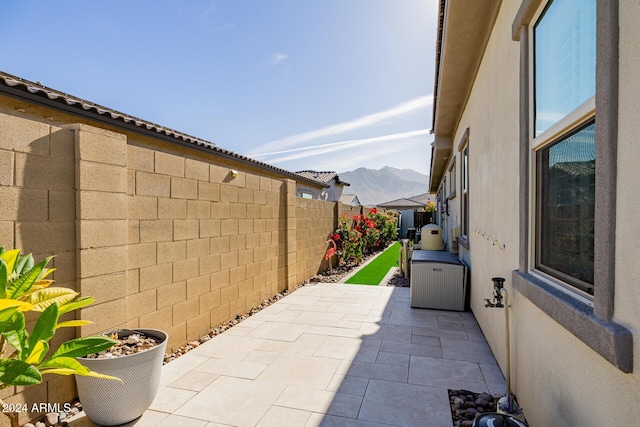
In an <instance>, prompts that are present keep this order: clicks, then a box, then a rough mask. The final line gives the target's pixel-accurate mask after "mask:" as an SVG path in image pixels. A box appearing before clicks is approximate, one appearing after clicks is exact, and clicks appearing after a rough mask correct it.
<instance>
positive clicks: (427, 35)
mask: <svg viewBox="0 0 640 427" xmlns="http://www.w3.org/2000/svg"><path fill="white" fill-rule="evenodd" d="M437 4H438V2H437V1H436V0H219V1H204V0H202V1H196V0H190V1H186V0H185V1H178V0H137V1H130V0H129V1H122V0H112V1H102V2H97V1H80V0H59V1H45V0H40V1H35V0H3V1H2V4H1V5H0V41H1V43H0V70H2V71H5V72H8V73H11V74H15V75H17V76H19V77H23V78H26V79H29V80H33V81H40V82H42V83H43V84H44V85H46V86H49V87H52V88H54V89H57V90H60V91H63V92H67V93H70V94H72V95H74V96H78V97H81V98H84V99H87V100H89V101H92V102H95V103H98V104H102V105H104V106H107V107H110V108H113V109H116V110H119V111H121V112H124V113H126V114H130V115H133V116H136V117H140V118H142V119H145V120H148V121H151V122H154V123H158V124H160V125H163V126H166V127H169V128H173V129H175V130H178V131H180V132H184V133H187V134H191V135H194V136H197V137H199V138H202V139H206V140H208V141H211V142H213V143H215V144H217V145H218V146H220V147H223V148H225V149H229V150H232V151H235V152H237V153H240V154H244V155H248V156H250V157H253V158H256V159H258V160H262V161H265V162H267V163H270V164H273V165H275V166H278V167H282V168H284V169H287V170H291V171H297V170H303V169H315V170H335V171H338V172H344V171H347V170H354V169H356V168H358V167H369V168H376V169H377V168H380V167H383V166H385V165H388V166H393V167H398V168H405V167H408V168H412V169H415V170H417V171H419V172H422V173H425V174H426V173H428V169H429V161H430V159H429V156H430V145H429V144H430V143H431V141H432V140H433V138H432V136H430V135H429V132H428V131H429V130H430V129H431V111H432V109H431V108H432V93H433V75H434V61H435V36H436V24H437V9H438V6H437Z"/></svg>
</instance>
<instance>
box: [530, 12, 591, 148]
mask: <svg viewBox="0 0 640 427" xmlns="http://www.w3.org/2000/svg"><path fill="white" fill-rule="evenodd" d="M534 43H535V46H534V52H535V83H534V84H535V136H538V135H540V134H541V133H542V132H544V131H545V130H547V129H548V128H549V127H551V126H552V125H553V124H555V123H556V122H558V121H560V120H561V119H562V118H563V117H565V116H567V115H568V114H569V113H570V112H572V111H573V110H575V109H576V108H577V107H579V106H580V105H581V104H582V103H584V102H585V101H586V100H588V99H589V98H591V97H592V96H594V95H595V93H596V2H595V0H555V1H553V2H549V3H548V4H547V7H546V9H545V10H544V12H543V14H542V16H541V17H540V18H539V19H538V22H537V24H536V26H535V28H534Z"/></svg>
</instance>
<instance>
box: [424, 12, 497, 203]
mask: <svg viewBox="0 0 640 427" xmlns="http://www.w3.org/2000/svg"><path fill="white" fill-rule="evenodd" d="M501 4H502V0H489V1H486V2H468V1H461V0H458V1H456V0H441V1H440V12H439V16H440V19H439V23H438V24H439V25H438V32H437V41H436V75H435V87H434V106H433V129H432V133H433V134H434V135H435V137H436V138H435V139H436V141H438V140H449V141H451V140H452V139H453V138H454V136H455V132H456V129H457V127H458V124H459V121H460V118H461V116H462V113H463V111H464V108H465V106H466V104H467V101H468V98H469V95H470V93H471V89H472V87H473V83H474V81H475V78H476V75H477V72H478V69H479V68H480V64H481V62H482V56H483V54H484V51H485V49H486V46H487V44H488V42H489V37H490V35H491V31H492V29H493V25H494V24H495V21H496V19H497V16H498V12H499V10H500V5H501ZM451 152H452V151H451V148H441V147H433V148H432V156H431V174H430V184H429V191H430V192H435V191H437V188H438V186H439V183H440V181H441V180H442V177H443V174H444V170H445V167H446V164H447V163H448V159H449V158H450V157H451Z"/></svg>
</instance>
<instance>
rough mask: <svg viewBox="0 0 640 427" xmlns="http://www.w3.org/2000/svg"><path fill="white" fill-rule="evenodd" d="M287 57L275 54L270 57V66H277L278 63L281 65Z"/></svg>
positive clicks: (283, 54) (281, 53)
mask: <svg viewBox="0 0 640 427" xmlns="http://www.w3.org/2000/svg"><path fill="white" fill-rule="evenodd" d="M288 57H289V55H288V54H286V53H283V52H276V53H274V54H273V55H271V65H278V64H279V63H281V62H282V61H284V60H285V59H287V58H288Z"/></svg>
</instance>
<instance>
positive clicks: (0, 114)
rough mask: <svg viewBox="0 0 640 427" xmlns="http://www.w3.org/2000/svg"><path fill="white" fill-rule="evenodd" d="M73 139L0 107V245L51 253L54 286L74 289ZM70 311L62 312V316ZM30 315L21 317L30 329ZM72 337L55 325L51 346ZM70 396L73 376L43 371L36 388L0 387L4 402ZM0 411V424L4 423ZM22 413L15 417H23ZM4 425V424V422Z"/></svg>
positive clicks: (68, 133)
mask: <svg viewBox="0 0 640 427" xmlns="http://www.w3.org/2000/svg"><path fill="white" fill-rule="evenodd" d="M74 161H75V140H74V133H73V131H71V130H68V129H63V128H61V127H58V126H53V125H51V124H48V123H42V122H37V121H33V120H30V119H27V118H24V117H21V114H20V113H19V112H16V111H0V246H4V247H5V248H7V249H11V248H21V249H22V250H23V253H33V255H34V257H35V259H36V261H40V260H41V259H42V258H44V257H46V256H49V255H56V257H55V258H54V259H53V260H52V261H51V262H50V263H49V267H54V268H56V271H55V272H54V273H53V275H52V278H53V279H55V281H56V283H55V285H56V286H66V287H69V288H72V289H76V223H75V220H76V200H75V197H76V196H75V191H74V189H75V171H74V167H75V166H74ZM72 316H74V313H70V314H68V315H66V316H65V319H66V320H68V319H70V318H73V317H72ZM34 322H35V319H34V318H33V316H28V318H27V328H28V329H29V330H31V328H32V327H33V324H34ZM72 338H75V331H74V330H73V329H61V330H58V332H57V333H56V336H55V337H54V338H53V339H52V341H51V344H52V346H57V345H59V344H60V343H61V342H64V341H67V340H69V339H72ZM75 395H76V390H75V384H74V381H73V378H70V377H54V376H51V375H50V376H46V377H45V378H44V382H43V384H42V385H39V386H37V387H28V388H25V387H10V388H7V389H5V390H3V391H1V392H0V399H2V400H3V401H4V402H5V403H19V404H23V403H27V404H29V405H31V404H32V403H33V402H64V401H67V400H70V399H72V398H73V397H74V396H75ZM5 418H6V417H4V416H0V425H5V424H3V423H7V420H5ZM28 418H29V415H28V414H27V413H23V414H21V418H20V421H21V422H26V421H28ZM6 425H8V423H7V424H6Z"/></svg>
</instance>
